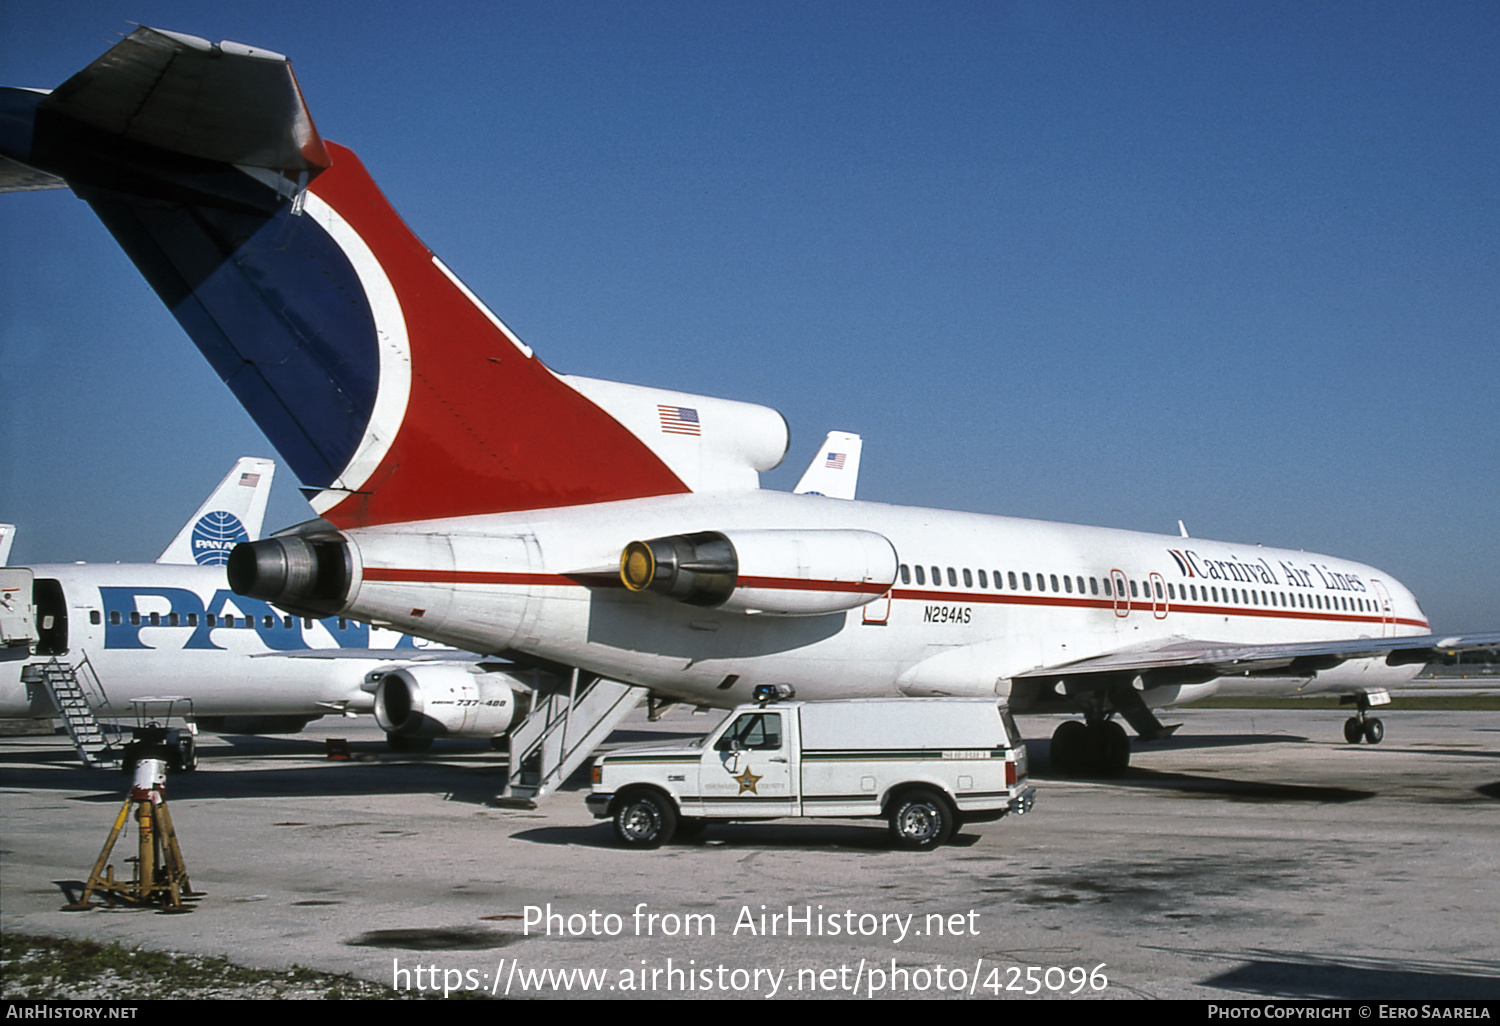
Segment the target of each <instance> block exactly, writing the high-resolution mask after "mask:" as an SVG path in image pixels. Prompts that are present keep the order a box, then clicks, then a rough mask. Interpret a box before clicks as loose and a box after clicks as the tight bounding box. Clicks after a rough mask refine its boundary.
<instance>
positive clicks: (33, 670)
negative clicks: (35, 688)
mask: <svg viewBox="0 0 1500 1026" xmlns="http://www.w3.org/2000/svg"><path fill="white" fill-rule="evenodd" d="M21 680H22V681H24V682H25V683H27V684H32V685H36V684H40V685H42V686H43V687H45V688H46V689H47V691H48V693H49V694H50V695H51V696H52V702H53V704H54V705H56V706H57V708H58V711H59V713H60V714H61V715H62V720H63V726H65V727H66V728H67V730H68V736H69V737H70V738H72V739H73V744H74V745H75V746H77V748H78V756H79V758H81V759H82V760H83V764H84V765H85V766H87V767H88V768H89V769H119V768H120V749H121V747H123V738H122V735H121V733H120V729H119V727H118V726H117V725H115V724H113V723H111V724H109V725H108V726H106V725H105V724H103V723H101V722H100V721H99V718H98V717H97V716H96V715H95V714H94V710H95V708H98V709H100V710H103V711H104V712H105V713H106V714H107V713H108V711H109V700H108V699H107V698H106V697H105V695H104V689H103V688H102V687H101V686H100V684H99V677H98V675H97V674H95V673H94V668H93V666H92V665H90V663H89V660H88V656H84V657H83V660H82V662H80V663H78V664H77V665H76V666H73V665H70V664H68V663H65V662H63V661H62V660H60V659H57V658H55V657H54V658H53V659H50V660H48V661H47V662H45V663H28V664H27V665H25V666H23V667H21Z"/></svg>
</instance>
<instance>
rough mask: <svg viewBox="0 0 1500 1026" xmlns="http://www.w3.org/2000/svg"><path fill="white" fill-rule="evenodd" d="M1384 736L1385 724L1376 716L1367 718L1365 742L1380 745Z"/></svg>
mask: <svg viewBox="0 0 1500 1026" xmlns="http://www.w3.org/2000/svg"><path fill="white" fill-rule="evenodd" d="M1383 737H1385V724H1383V723H1381V722H1380V721H1379V720H1377V719H1375V718H1374V717H1371V718H1370V719H1368V720H1365V742H1366V743H1367V744H1372V745H1378V744H1380V740H1381V738H1383Z"/></svg>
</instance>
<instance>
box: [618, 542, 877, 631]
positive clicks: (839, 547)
mask: <svg viewBox="0 0 1500 1026" xmlns="http://www.w3.org/2000/svg"><path fill="white" fill-rule="evenodd" d="M620 579H621V580H622V581H624V583H625V587H626V588H627V589H629V590H630V591H635V592H642V591H651V592H656V593H657V594H660V595H665V596H667V597H668V598H673V599H676V600H677V601H679V602H685V603H687V604H688V605H691V606H708V607H712V608H716V609H723V610H730V611H737V612H745V613H779V614H781V615H783V616H813V615H816V614H819V613H836V612H840V611H842V610H846V609H857V608H859V607H860V606H863V605H865V604H866V603H869V602H872V601H874V600H875V599H876V598H879V597H880V596H881V595H884V594H885V593H886V592H888V591H890V589H891V586H892V585H893V584H895V583H896V549H895V546H893V545H892V544H891V542H890V540H889V539H888V538H886V537H885V536H884V535H879V534H875V533H874V532H872V531H853V530H829V531H728V532H720V531H701V532H698V533H696V534H674V535H671V536H669V537H666V538H652V539H651V540H649V541H634V542H631V543H630V544H629V545H627V546H625V551H624V553H623V554H622V555H621V557H620Z"/></svg>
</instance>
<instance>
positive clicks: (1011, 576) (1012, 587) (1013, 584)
mask: <svg viewBox="0 0 1500 1026" xmlns="http://www.w3.org/2000/svg"><path fill="white" fill-rule="evenodd" d="M1005 576H1006V577H1008V578H1009V579H1010V590H1011V591H1015V590H1016V572H1015V571H1014V570H1012V571H1010V573H1008V574H1006V575H1005ZM1026 590H1027V591H1030V590H1031V585H1030V584H1027V585H1026Z"/></svg>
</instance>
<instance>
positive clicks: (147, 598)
mask: <svg viewBox="0 0 1500 1026" xmlns="http://www.w3.org/2000/svg"><path fill="white" fill-rule="evenodd" d="M31 569H32V571H33V574H34V577H35V580H36V581H37V582H39V583H38V588H37V592H36V594H37V597H38V602H37V606H38V609H37V622H38V626H39V627H40V628H41V634H42V642H41V644H40V645H39V646H38V654H37V655H35V656H33V657H32V658H31V660H29V661H32V662H36V661H43V660H46V659H49V658H51V657H52V656H54V655H55V656H56V657H57V658H59V659H61V660H62V661H64V662H67V663H69V664H71V665H76V664H78V663H80V662H81V661H82V660H83V659H85V658H87V660H88V662H89V664H90V666H91V667H92V668H93V671H94V674H95V675H96V676H97V678H98V680H99V684H100V686H101V687H102V689H103V692H104V698H105V703H104V704H105V705H106V707H107V708H106V709H105V710H104V711H105V712H107V713H108V714H111V715H115V716H120V717H125V716H128V715H130V713H131V712H132V710H131V704H130V703H131V701H132V700H133V699H138V698H143V697H151V696H168V695H170V696H182V697H186V698H188V699H191V702H192V704H191V707H190V711H191V714H192V715H194V716H196V717H208V716H233V717H299V716H300V717H306V718H313V717H317V716H323V715H327V714H330V713H335V712H341V711H348V712H351V713H352V712H369V711H370V710H371V708H372V701H373V700H372V697H371V695H370V694H368V693H367V692H365V691H363V690H361V687H360V685H361V684H362V683H363V682H364V680H365V675H366V674H367V673H368V672H370V671H372V670H376V669H379V668H382V667H389V666H392V665H399V664H400V663H401V662H402V661H403V660H402V656H403V655H405V656H407V657H408V658H409V657H411V656H414V655H416V654H417V652H416V647H415V646H418V645H420V646H424V647H425V646H426V644H427V643H426V642H414V641H413V639H411V638H403V637H401V636H399V635H396V634H393V633H392V632H390V631H383V630H379V629H371V628H369V627H368V626H366V625H364V624H360V623H356V622H354V621H353V620H349V619H347V618H345V619H342V620H341V619H340V618H336V617H335V618H329V619H326V620H304V619H302V618H299V617H289V616H287V615H286V614H284V613H282V612H281V611H279V610H276V609H272V608H271V607H270V606H268V605H267V604H266V603H264V602H259V601H257V600H255V599H251V598H245V597H243V596H239V595H235V594H233V593H232V592H231V591H230V590H229V586H228V584H227V583H226V581H225V577H224V568H223V567H213V566H210V567H198V566H171V565H161V564H142V565H131V564H61V565H53V566H36V567H32V568H31ZM47 582H56V584H55V585H50V584H48V583H47ZM49 596H50V597H49ZM59 612H62V613H64V614H65V615H66V621H65V622H61V621H60V620H59V619H58V616H59ZM344 649H348V650H352V651H353V652H358V653H360V654H359V655H351V656H349V657H340V658H326V657H324V656H326V655H327V654H332V653H336V652H338V651H340V650H344ZM370 649H390V650H391V657H390V658H389V659H385V658H371V657H370V656H369V654H368V650H370ZM26 661H27V660H18V659H12V660H8V661H4V662H0V717H24V716H37V715H49V714H50V713H51V712H52V702H51V699H50V697H49V696H48V695H46V694H39V693H35V689H33V690H31V691H29V690H28V687H27V685H26V684H24V683H23V682H22V680H21V667H22V666H23V665H24V664H25V662H26ZM37 687H39V685H38V686H37ZM188 710H189V707H188V706H186V705H185V704H181V703H179V704H178V705H177V707H176V708H175V709H174V710H173V712H174V715H182V714H183V713H184V712H187V711H188Z"/></svg>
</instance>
